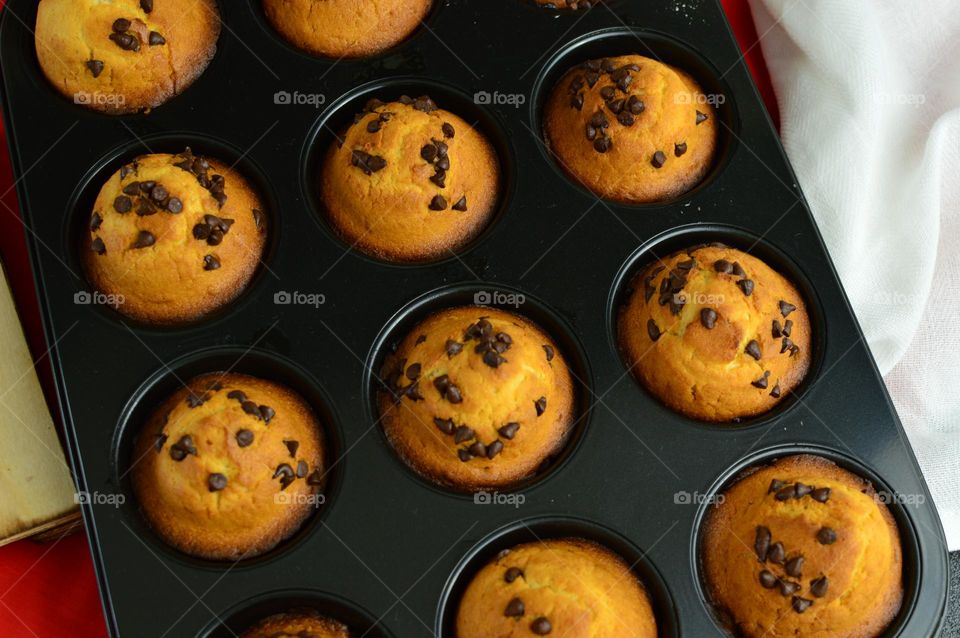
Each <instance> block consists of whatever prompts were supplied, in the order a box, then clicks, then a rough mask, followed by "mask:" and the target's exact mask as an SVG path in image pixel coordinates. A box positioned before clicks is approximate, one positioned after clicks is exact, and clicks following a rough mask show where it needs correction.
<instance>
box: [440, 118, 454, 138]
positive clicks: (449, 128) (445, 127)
mask: <svg viewBox="0 0 960 638" xmlns="http://www.w3.org/2000/svg"><path fill="white" fill-rule="evenodd" d="M440 130H441V131H443V136H444V137H453V136H454V135H455V134H456V131H454V130H453V125H452V124H450V123H449V122H444V123H443V124H442V125H441V126H440Z"/></svg>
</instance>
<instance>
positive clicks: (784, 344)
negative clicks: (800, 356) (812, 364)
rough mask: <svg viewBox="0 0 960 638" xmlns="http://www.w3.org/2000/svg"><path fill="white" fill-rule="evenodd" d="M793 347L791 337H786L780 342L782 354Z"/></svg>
mask: <svg viewBox="0 0 960 638" xmlns="http://www.w3.org/2000/svg"><path fill="white" fill-rule="evenodd" d="M791 348H793V341H791V340H790V338H789V337H784V338H783V341H782V342H781V344H780V354H783V353H784V352H786V351H787V350H790V349H791Z"/></svg>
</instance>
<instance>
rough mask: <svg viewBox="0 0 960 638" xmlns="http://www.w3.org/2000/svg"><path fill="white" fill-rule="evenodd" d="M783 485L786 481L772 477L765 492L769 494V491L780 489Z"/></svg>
mask: <svg viewBox="0 0 960 638" xmlns="http://www.w3.org/2000/svg"><path fill="white" fill-rule="evenodd" d="M784 485H786V483H784V482H783V481H781V480H780V479H773V480H772V481H770V487H768V488H767V494H770V493H771V492H778V491H780V490H781V489H783V486H784Z"/></svg>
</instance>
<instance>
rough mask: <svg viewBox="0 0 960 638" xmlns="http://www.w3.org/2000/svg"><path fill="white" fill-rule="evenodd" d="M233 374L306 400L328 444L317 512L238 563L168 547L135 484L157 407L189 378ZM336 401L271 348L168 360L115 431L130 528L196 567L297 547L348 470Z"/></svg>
mask: <svg viewBox="0 0 960 638" xmlns="http://www.w3.org/2000/svg"><path fill="white" fill-rule="evenodd" d="M224 371H229V372H234V373H241V374H247V375H250V376H253V377H260V378H263V379H266V380H269V381H273V382H276V383H279V384H281V385H283V386H285V387H287V388H289V389H290V390H292V391H293V392H295V393H296V394H298V395H299V396H300V397H302V398H303V399H304V401H306V402H307V404H308V405H309V406H310V407H311V408H312V410H313V412H314V414H315V415H316V417H317V419H318V420H319V421H320V425H321V428H322V435H323V440H324V445H325V447H326V459H325V463H324V465H325V467H326V468H327V473H326V485H325V487H324V488H323V492H322V493H321V494H322V499H320V502H319V503H318V505H319V507H318V508H317V511H316V512H314V513H312V514H311V515H310V516H309V518H307V520H306V521H304V523H303V524H302V525H301V526H300V528H299V529H298V530H297V531H296V532H294V533H293V534H292V535H291V536H289V537H288V538H286V539H284V540H282V541H280V542H279V543H278V544H277V546H276V547H274V548H273V549H271V550H268V551H267V552H264V553H263V554H260V555H258V556H255V557H252V558H249V559H244V560H241V561H239V562H238V563H236V564H234V563H231V562H226V561H213V560H206V559H202V558H197V557H193V556H189V555H187V554H184V553H182V552H179V551H177V550H176V549H175V548H174V547H172V546H170V545H168V544H167V543H166V542H165V541H164V540H163V539H162V538H161V537H160V536H159V535H158V534H157V533H156V532H155V531H154V530H153V529H152V528H151V527H150V525H149V523H148V522H147V521H146V519H145V517H144V516H143V515H142V514H141V512H140V509H139V505H138V504H137V499H136V494H135V492H134V490H133V485H132V476H131V474H132V470H133V467H134V465H135V464H136V459H135V458H134V449H135V443H136V440H137V437H138V436H140V435H141V432H142V429H143V427H144V425H145V424H146V423H147V421H148V420H149V419H150V416H151V415H152V413H153V411H154V410H155V409H156V408H157V406H159V405H160V404H161V403H162V402H163V401H165V400H166V399H167V398H168V397H170V395H172V394H173V393H175V392H176V391H177V390H179V389H180V388H181V387H182V385H183V384H184V383H187V382H189V380H190V379H192V378H194V377H196V376H198V375H201V374H204V373H211V372H212V373H216V372H224ZM331 405H333V404H332V402H331V401H330V399H329V397H328V396H327V394H326V392H325V391H324V390H323V389H322V388H321V386H320V385H319V383H317V382H316V381H315V380H314V379H313V377H312V376H311V375H310V373H309V372H307V371H306V370H304V369H303V368H301V367H300V366H299V365H297V364H296V363H293V362H292V361H290V360H288V359H285V358H283V357H281V356H279V355H276V354H274V353H272V352H269V351H266V350H259V349H254V348H244V347H214V348H207V349H204V350H199V351H196V352H193V353H191V354H188V355H185V356H183V357H180V358H179V359H176V360H174V361H172V362H170V363H169V364H165V365H164V366H163V367H162V368H161V369H160V370H157V371H156V372H154V373H153V374H152V375H151V376H150V377H149V378H148V379H147V380H146V381H144V382H143V384H141V386H140V387H139V388H138V389H137V390H136V392H134V394H133V396H132V397H131V398H130V400H129V401H128V402H127V405H126V406H125V407H124V409H123V411H122V412H121V414H120V421H119V423H118V425H117V429H116V432H115V434H114V440H113V445H112V450H111V458H112V466H113V476H112V480H113V483H114V485H116V486H117V489H118V491H119V493H120V494H122V495H123V496H124V499H123V503H121V507H120V511H121V512H122V515H123V516H124V517H125V518H126V519H127V521H126V522H127V525H128V527H129V528H130V529H131V530H133V531H134V532H136V533H137V535H138V536H139V537H140V538H142V539H144V540H145V541H146V542H148V543H149V546H150V548H151V549H154V550H156V551H157V552H162V553H164V554H166V555H168V556H171V557H173V558H175V559H177V560H179V561H183V562H186V563H188V564H190V565H192V566H198V567H207V568H211V569H228V568H229V569H231V570H232V569H236V568H241V567H249V566H259V565H262V564H264V563H266V562H269V561H270V560H272V559H274V558H277V557H278V556H280V555H281V554H284V553H287V552H289V551H291V550H293V549H294V548H295V547H296V546H297V545H298V544H299V543H301V542H302V541H303V540H304V539H306V538H307V537H308V536H310V535H311V533H312V531H313V530H314V528H315V527H316V526H317V524H318V523H319V521H320V519H321V518H322V517H323V516H325V514H326V513H327V512H329V511H330V508H331V507H333V502H334V500H335V498H336V495H337V492H338V491H339V489H340V484H341V482H342V476H343V471H344V463H345V462H346V461H345V460H344V459H342V453H343V452H342V450H343V436H342V433H341V431H340V428H339V421H338V420H337V418H336V415H335V414H334V413H333V412H332V410H331V407H330V406H331Z"/></svg>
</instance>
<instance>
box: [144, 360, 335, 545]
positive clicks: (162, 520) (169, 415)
mask: <svg viewBox="0 0 960 638" xmlns="http://www.w3.org/2000/svg"><path fill="white" fill-rule="evenodd" d="M320 427H321V426H320V424H319V422H318V421H317V418H316V417H315V416H314V414H313V412H312V410H311V409H310V407H309V406H308V405H307V403H306V402H305V401H304V400H303V399H302V398H301V397H299V396H298V395H296V394H295V393H293V392H292V391H290V390H289V389H287V388H285V387H283V386H281V385H279V384H276V383H273V382H272V381H266V380H263V379H257V378H254V377H250V376H246V375H242V374H236V373H226V374H218V373H214V374H205V375H201V376H199V377H197V378H195V379H193V380H191V381H190V382H189V383H188V384H187V386H186V387H183V388H181V389H180V390H179V391H178V392H176V393H175V394H174V395H173V396H171V397H170V398H169V399H168V400H167V401H165V402H164V403H163V404H162V405H161V406H159V408H158V409H157V411H156V412H155V413H154V414H153V416H152V417H151V418H150V420H149V421H148V423H147V424H146V426H145V427H144V429H143V430H142V432H141V433H140V435H139V437H138V439H137V443H136V447H135V453H134V458H133V460H132V475H133V485H134V490H135V492H136V495H137V500H138V502H139V503H140V507H141V509H142V511H143V513H144V515H145V516H146V517H147V520H148V521H149V522H150V524H151V525H152V526H153V527H154V528H155V529H156V530H157V532H158V533H159V534H160V535H161V536H162V537H163V538H164V540H166V541H167V542H168V543H170V544H171V545H173V546H174V547H176V548H177V549H179V550H181V551H183V552H185V553H188V554H193V555H196V556H201V557H204V558H209V559H214V560H222V559H232V560H236V559H240V558H250V557H252V556H256V555H257V554H260V553H262V552H264V551H267V550H269V549H271V548H272V547H274V546H275V545H276V544H277V543H278V542H280V541H281V540H283V539H285V538H286V537H287V536H289V535H290V534H291V533H293V532H294V531H295V530H296V529H297V528H298V527H299V526H300V523H301V522H302V521H303V520H304V519H305V518H306V517H307V516H308V515H309V513H310V512H311V511H313V510H314V509H315V507H316V505H318V504H319V502H320V500H321V498H320V497H319V496H318V494H319V493H320V490H321V489H322V487H323V485H324V482H325V481H324V479H325V473H326V470H325V460H324V442H323V434H322V432H321V429H320Z"/></svg>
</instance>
